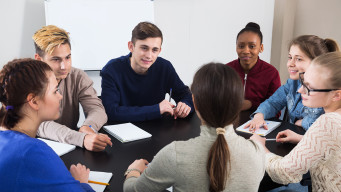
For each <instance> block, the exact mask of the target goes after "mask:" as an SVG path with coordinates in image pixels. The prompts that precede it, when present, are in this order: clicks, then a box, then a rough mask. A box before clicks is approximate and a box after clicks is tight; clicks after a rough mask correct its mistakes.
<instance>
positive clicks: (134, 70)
mask: <svg viewBox="0 0 341 192" xmlns="http://www.w3.org/2000/svg"><path fill="white" fill-rule="evenodd" d="M162 40H163V39H162V33H161V30H160V29H159V28H158V27H157V26H156V25H154V24H152V23H149V22H141V23H139V24H138V25H137V26H136V27H135V28H134V29H133V31H132V38H131V41H129V42H128V49H129V51H130V53H129V54H128V55H126V56H122V57H119V58H116V59H112V60H110V61H109V62H108V63H107V64H106V66H105V67H104V68H103V69H102V71H101V76H102V94H101V96H102V100H103V105H104V107H105V110H106V112H107V114H108V119H109V121H145V120H151V119H157V118H161V116H162V115H163V114H170V115H172V116H174V118H175V119H176V118H185V117H187V116H188V114H189V113H191V112H193V111H194V107H193V102H192V94H191V92H190V90H189V88H188V87H187V86H185V85H184V83H183V82H182V81H181V79H180V78H179V76H178V74H177V73H176V71H175V69H174V67H173V66H172V64H171V63H170V62H169V61H167V60H166V59H163V58H162V57H158V55H159V54H160V52H161V44H162ZM170 90H172V91H170ZM166 93H169V94H170V95H172V98H173V99H174V100H175V102H176V103H177V105H176V106H174V105H173V104H172V103H171V102H169V100H166V99H165V94H166Z"/></svg>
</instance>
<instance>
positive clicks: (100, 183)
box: [88, 180, 110, 185]
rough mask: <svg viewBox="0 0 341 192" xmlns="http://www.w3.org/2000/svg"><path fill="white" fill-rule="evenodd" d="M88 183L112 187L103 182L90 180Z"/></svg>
mask: <svg viewBox="0 0 341 192" xmlns="http://www.w3.org/2000/svg"><path fill="white" fill-rule="evenodd" d="M88 183H94V184H99V185H110V184H109V183H102V182H98V181H91V180H88Z"/></svg>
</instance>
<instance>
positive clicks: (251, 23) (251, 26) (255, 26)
mask: <svg viewBox="0 0 341 192" xmlns="http://www.w3.org/2000/svg"><path fill="white" fill-rule="evenodd" d="M245 28H254V29H257V30H260V26H259V25H258V24H257V23H254V22H249V23H248V24H247V25H246V26H245Z"/></svg>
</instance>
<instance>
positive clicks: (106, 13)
mask: <svg viewBox="0 0 341 192" xmlns="http://www.w3.org/2000/svg"><path fill="white" fill-rule="evenodd" d="M45 17H46V25H56V26H58V27H60V28H63V29H65V30H66V31H67V32H69V33H70V39H71V54H72V66H73V67H76V68H79V69H83V70H101V69H102V68H103V67H104V65H105V64H106V63H107V62H108V61H109V60H110V59H113V58H116V57H120V56H122V55H127V54H128V53H129V50H128V41H130V40H131V31H132V30H133V28H134V27H135V26H136V25H137V24H138V23H139V22H141V21H149V22H153V23H154V3H153V1H151V0H46V1H45Z"/></svg>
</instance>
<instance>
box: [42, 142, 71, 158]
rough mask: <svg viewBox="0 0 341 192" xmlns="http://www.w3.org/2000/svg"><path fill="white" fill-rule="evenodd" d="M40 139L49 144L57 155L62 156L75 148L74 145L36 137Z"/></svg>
mask: <svg viewBox="0 0 341 192" xmlns="http://www.w3.org/2000/svg"><path fill="white" fill-rule="evenodd" d="M38 139H40V140H41V141H44V142H45V143H46V144H47V145H48V146H50V147H51V148H52V149H53V151H54V152H55V153H57V155H58V156H62V155H64V154H66V153H68V152H70V151H72V150H74V149H75V148H76V146H74V145H70V144H66V143H59V142H57V141H51V140H47V139H42V138H38Z"/></svg>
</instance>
